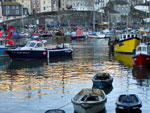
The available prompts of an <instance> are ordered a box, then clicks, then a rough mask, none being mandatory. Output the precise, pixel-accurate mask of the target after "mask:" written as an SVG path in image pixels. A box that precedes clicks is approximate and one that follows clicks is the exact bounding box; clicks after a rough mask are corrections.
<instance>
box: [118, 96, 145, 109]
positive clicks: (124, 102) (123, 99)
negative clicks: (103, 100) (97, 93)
mask: <svg viewBox="0 0 150 113" xmlns="http://www.w3.org/2000/svg"><path fill="white" fill-rule="evenodd" d="M141 107H142V102H141V100H140V99H139V97H138V96H137V95H136V94H122V95H120V96H119V97H118V99H117V101H116V109H117V112H118V111H119V110H124V111H128V112H130V111H131V110H139V109H140V108H141Z"/></svg>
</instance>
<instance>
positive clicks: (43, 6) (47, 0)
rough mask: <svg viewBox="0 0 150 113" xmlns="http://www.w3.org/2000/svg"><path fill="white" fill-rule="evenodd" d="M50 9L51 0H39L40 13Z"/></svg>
mask: <svg viewBox="0 0 150 113" xmlns="http://www.w3.org/2000/svg"><path fill="white" fill-rule="evenodd" d="M51 10H52V8H51V0H40V13H41V12H50V11H51Z"/></svg>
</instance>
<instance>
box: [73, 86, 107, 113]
mask: <svg viewBox="0 0 150 113" xmlns="http://www.w3.org/2000/svg"><path fill="white" fill-rule="evenodd" d="M106 100H107V97H106V95H105V93H104V91H103V90H100V89H90V88H85V89H82V90H81V91H80V92H79V93H77V94H76V95H75V96H74V97H73V99H72V100H71V101H72V103H73V107H74V110H75V112H77V113H98V112H100V111H102V110H103V109H104V108H105V103H106Z"/></svg>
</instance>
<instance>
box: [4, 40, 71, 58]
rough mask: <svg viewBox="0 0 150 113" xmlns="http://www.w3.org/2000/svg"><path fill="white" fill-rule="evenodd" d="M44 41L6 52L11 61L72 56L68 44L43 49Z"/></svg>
mask: <svg viewBox="0 0 150 113" xmlns="http://www.w3.org/2000/svg"><path fill="white" fill-rule="evenodd" d="M44 43H45V41H43V40H42V41H38V40H31V41H29V42H28V43H27V44H26V45H25V46H24V47H18V48H16V49H7V50H6V52H7V54H8V55H9V56H10V58H11V59H18V60H25V59H44V58H45V59H46V58H56V57H64V56H71V55H72V48H71V47H70V45H69V44H66V43H63V44H62V45H60V46H56V47H55V48H45V47H44Z"/></svg>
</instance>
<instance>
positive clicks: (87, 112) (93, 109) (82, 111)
mask: <svg viewBox="0 0 150 113" xmlns="http://www.w3.org/2000/svg"><path fill="white" fill-rule="evenodd" d="M73 107H74V110H75V111H76V112H77V113H99V112H101V111H102V110H104V109H105V104H104V103H101V104H99V105H94V106H93V105H90V104H89V105H87V107H86V108H85V107H83V106H82V105H80V104H73Z"/></svg>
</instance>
